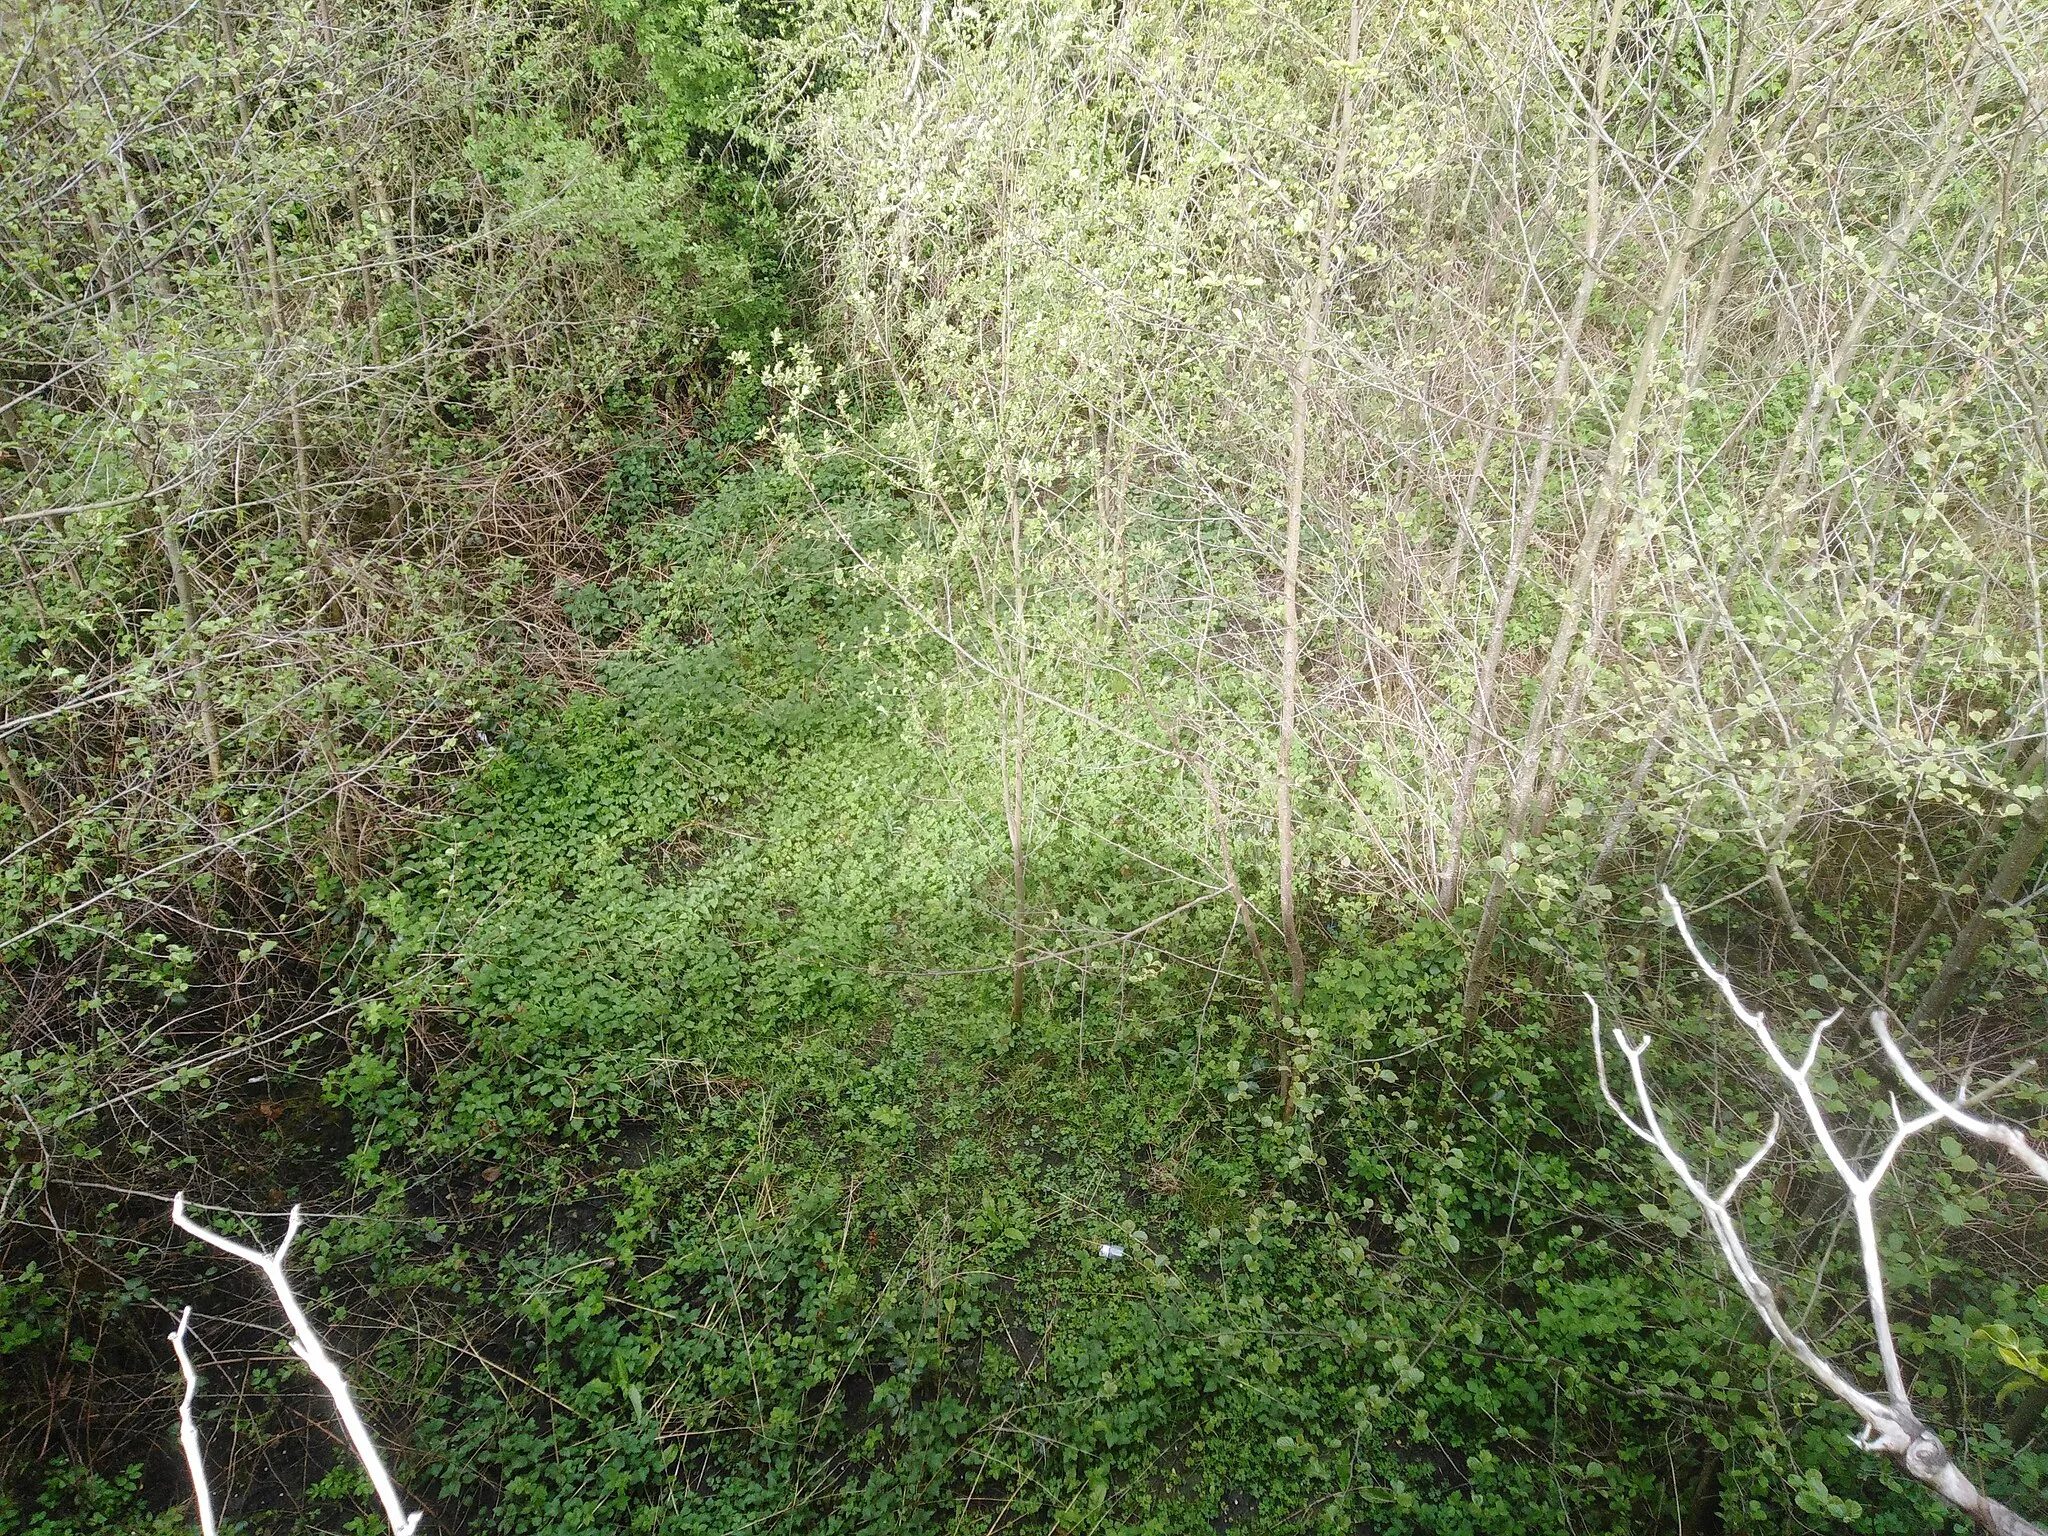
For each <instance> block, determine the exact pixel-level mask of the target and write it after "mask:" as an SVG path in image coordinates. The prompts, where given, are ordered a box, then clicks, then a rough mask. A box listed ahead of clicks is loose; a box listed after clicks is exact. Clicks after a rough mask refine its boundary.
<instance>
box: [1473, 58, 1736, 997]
mask: <svg viewBox="0 0 2048 1536" xmlns="http://www.w3.org/2000/svg"><path fill="white" fill-rule="evenodd" d="M1737 47H1738V49H1739V48H1740V47H1741V40H1740V39H1739V38H1738V41H1737ZM1731 75H1732V78H1731V80H1730V83H1729V88H1728V90H1727V92H1726V93H1725V94H1724V96H1723V97H1722V99H1721V100H1720V101H1719V102H1717V103H1716V106H1715V113H1714V120H1713V122H1712V124H1711V125H1710V126H1709V128H1708V131H1707V140H1706V144H1705V146H1704V147H1703V148H1702V151H1701V158H1700V168H1699V172H1698V174H1697V175H1696V176H1695V177H1694V180H1693V187H1692V195H1691V197H1690V199H1689V201H1688V205H1687V208H1686V213H1685V220H1684V222H1683V224H1682V225H1681V226H1680V228H1679V231H1678V234H1677V236H1676V238H1675V240H1674V242H1673V245H1672V250H1671V256H1670V259H1669V260H1668V261H1667V262H1666V263H1665V267H1664V279H1663V283H1662V285H1661V287H1660V290H1659V292H1658V294H1657V297H1656V301H1655V303H1654V304H1653V306H1652V308H1651V311H1650V316H1649V320H1648V323H1647V324H1646V325H1645V326H1644V329H1643V336H1642V341H1641V343H1640V345H1639V346H1638V347H1637V349H1636V359H1635V365H1634V368H1633V370H1632V377H1631V380H1630V384H1629V393H1628V400H1627V402H1626V403H1625V404H1624V405H1623V407H1622V412H1621V417H1620V419H1619V420H1618V421H1617V422H1616V423H1615V428H1614V435H1613V437H1612V438H1611V439H1610V440H1609V442H1608V445H1607V460H1606V464H1605V466H1604V467H1603V469H1602V470H1601V474H1600V481H1599V484H1598V486H1597V487H1596V489H1595V490H1594V494H1593V505H1592V507H1591V508H1590V510H1589V511H1588V513H1587V516H1586V531H1585V535H1584V537H1583V538H1582V539H1581V541H1580V544H1579V552H1578V557H1577V559H1576V560H1575V561H1574V562H1573V568H1572V574H1571V580H1570V583H1569V585H1568V586H1567V587H1566V589H1565V594H1564V600H1563V602H1562V604H1561V605H1560V611H1559V613H1558V619H1557V627H1556V629H1555V630H1554V631H1553V632H1552V634H1551V641H1550V653H1549V655H1548V656H1547V657H1546V658H1545V660H1544V664H1543V671H1542V673H1541V674H1540V676H1539V678H1538V680H1537V685H1536V698H1535V700H1534V702H1533V703H1532V704H1531V705H1530V709H1529V719H1528V723H1527V725H1526V726H1525V728H1524V730H1523V735H1522V745H1521V750H1520V753H1519V755H1518V760H1517V762H1516V765H1515V775H1514V782H1513V785H1512V787H1511V789H1510V792H1509V798H1508V818H1507V826H1506V829H1505V831H1504V833H1503V835H1502V838H1501V855H1500V859H1499V861H1498V863H1497V865H1496V867H1495V869H1494V872H1493V878H1492V880H1491V881H1490V882H1489V883H1488V885H1487V891H1486V900H1485V904H1484V906H1483V907H1482V908H1481V910H1480V916H1479V926H1478V930H1477V932H1476V933H1475V934H1474V935H1473V940H1472V953H1471V957H1470V959H1469V961H1468V963H1467V966H1466V971H1465V996H1464V1016H1465V1022H1466V1025H1467V1027H1468V1028H1469V1027H1470V1026H1471V1025H1472V1023H1473V1022H1474V1021H1475V1020H1476V1019H1477V1018H1478V1015H1479V1007H1480V1002H1481V999H1482V998H1483V996H1484V993H1485V988H1486V980H1487V975H1488V971H1489V969H1490V966H1491V962H1492V954H1493V943H1494V939H1495V938H1496V937H1497V936H1498V934H1499V931H1500V916H1501V906H1502V903H1503V901H1504V899H1505V897H1506V894H1507V885H1508V874H1509V870H1510V869H1511V868H1512V867H1513V863H1514V860H1515V857H1516V853H1515V849H1516V846H1517V845H1518V844H1519V843H1520V842H1521V841H1522V839H1523V837H1524V835H1525V834H1526V832H1527V829H1528V826H1529V820H1530V815H1531V812H1532V811H1533V810H1534V808H1535V801H1536V788H1537V773H1538V770H1539V768H1540V767H1541V766H1542V762H1543V748H1544V745H1545V743H1546V742H1547V740H1548V739H1549V738H1548V729H1549V725H1550V712H1551V710H1552V708H1553V707H1554V706H1555V705H1556V702H1557V697H1558V690H1559V687H1560V685H1561V684H1562V682H1563V680H1564V675H1565V669H1566V666H1567V664H1568V663H1569V662H1570V660H1571V656H1572V651H1573V648H1574V646H1575V644H1576V642H1577V641H1578V638H1579V623H1580V619H1581V617H1582V616H1583V615H1584V613H1585V611H1586V604H1587V601H1588V598H1589V597H1590V596H1591V595H1592V587H1593V581H1594V578H1595V576H1596V575H1597V574H1598V572H1599V570H1600V564H1601V555H1602V553H1603V552H1604V550H1605V549H1606V546H1607V538H1608V534H1609V532H1610V530H1611V529H1612V527H1613V524H1614V522H1615V517H1616V512H1617V510H1618V509H1619V508H1620V505H1621V485H1622V480H1623V477H1624V476H1625V475H1626V473H1627V471H1628V467H1629V465H1630V463H1631V462H1632V461H1633V459H1634V456H1635V448H1636V440H1637V436H1638V433H1639V432H1640V430H1641V427H1642V421H1643V415H1644V411H1645V409H1646V407H1647V405H1648V403H1649V397H1650V391H1651V388H1652V386H1653V385H1654V383H1655V381H1656V378H1657V374H1658V372H1659V363H1660V360H1661V354H1662V350H1663V345H1664V332H1665V330H1666V329H1667V328H1668V327H1669V326H1670V324H1671V317H1672V315H1673V314H1674V313H1675V312H1676V310H1677V308H1678V301H1679V299H1680V297H1681V296H1682V295H1683V294H1684V292H1685V282H1686V276H1687V273H1688V271H1689V269H1690V263H1691V256H1692V252H1693V249H1694V247H1695V246H1697V245H1698V244H1699V243H1700V241H1701V239H1702V238H1703V236H1704V232H1705V229H1706V220H1707V215H1708V212H1709V210H1710V209H1711V207H1712V205H1713V201H1714V193H1715V191H1716V189H1717V174H1718V172H1719V169H1720V161H1721V155H1722V152H1723V151H1724V150H1725V148H1726V147H1727V143H1728V137H1729V130H1730V127H1731V126H1732V123H1733V119H1734V113H1735V107H1736V106H1737V105H1738V104H1739V103H1740V101H1741V100H1742V94H1743V89H1742V79H1743V71H1742V66H1741V63H1740V61H1739V60H1738V62H1737V63H1736V64H1735V65H1734V66H1733V69H1732V71H1731Z"/></svg>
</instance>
